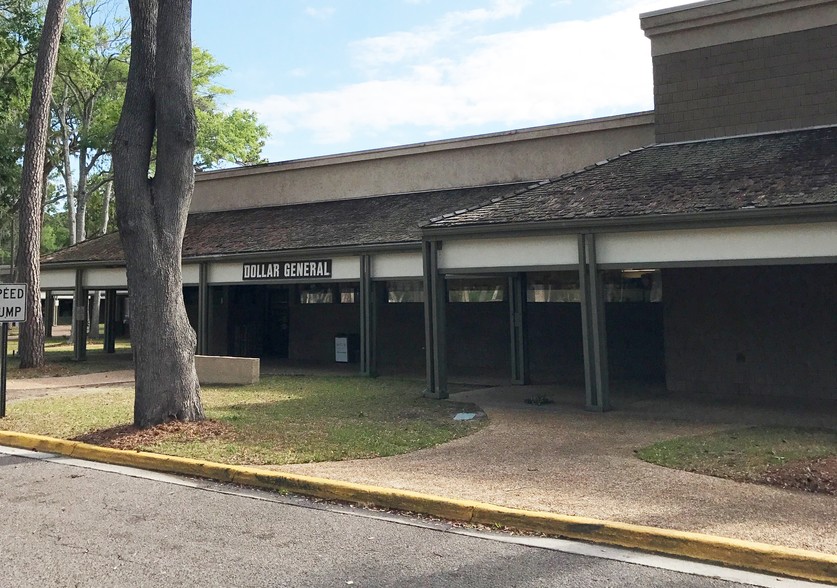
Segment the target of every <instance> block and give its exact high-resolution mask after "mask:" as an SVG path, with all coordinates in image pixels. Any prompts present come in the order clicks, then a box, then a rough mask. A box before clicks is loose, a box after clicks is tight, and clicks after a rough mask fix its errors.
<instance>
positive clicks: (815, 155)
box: [42, 0, 837, 410]
mask: <svg viewBox="0 0 837 588" xmlns="http://www.w3.org/2000/svg"><path fill="white" fill-rule="evenodd" d="M641 24H642V28H643V29H644V31H645V34H646V35H647V36H648V37H649V38H650V39H651V45H652V58H653V63H654V85H655V86H654V96H655V109H654V112H651V113H636V114H628V115H624V116H617V117H609V118H604V119H596V120H589V121H580V122H577V123H569V124H561V125H551V126H546V127H538V128H532V129H523V130H518V131H512V132H509V133H500V134H493V135H485V136H478V137H468V138H463V139H455V140H449V141H439V142H433V143H427V144H421V145H408V146H404V147H397V148H392V149H381V150H373V151H365V152H359V153H350V154H343V155H335V156H330V157H322V158H313V159H306V160H299V161H291V162H284V163H278V164H266V165H262V166H254V167H248V168H239V169H232V170H222V171H216V172H209V173H205V174H201V175H200V176H199V177H198V178H197V180H196V185H195V196H194V199H193V204H192V209H191V214H190V217H189V223H188V227H187V230H186V237H185V240H184V250H183V274H184V293H185V298H186V303H187V309H188V311H189V314H190V318H191V320H192V323H193V325H194V326H195V328H196V331H197V333H198V351H199V352H200V353H207V354H216V355H224V354H228V355H251V356H252V355H255V356H260V357H265V358H270V357H276V358H288V359H289V360H292V361H298V362H315V363H316V362H320V363H323V362H333V361H334V359H335V355H334V353H335V347H334V346H335V338H336V337H337V336H344V337H341V338H344V340H345V341H346V342H347V343H348V346H349V350H348V354H347V355H348V358H349V359H354V356H355V355H356V358H357V361H358V364H359V369H360V371H361V372H362V373H364V374H374V373H378V372H381V373H416V372H418V371H420V370H426V374H427V393H428V394H429V395H432V396H435V397H440V398H441V397H445V396H446V395H447V378H448V374H449V373H450V374H455V375H458V376H469V375H476V374H486V373H488V374H495V375H504V376H505V377H506V378H507V379H508V380H510V381H513V382H515V383H519V384H526V383H528V382H549V381H559V382H577V383H582V382H583V383H584V384H585V387H586V406H587V407H588V408H590V409H591V410H605V409H607V408H608V407H609V386H608V383H609V382H610V381H611V380H612V379H616V380H620V379H640V380H646V381H658V382H665V384H666V387H667V388H668V390H670V391H672V392H690V393H711V394H722V395H730V394H758V395H771V396H790V397H795V398H802V397H805V398H817V399H832V400H833V399H837V336H835V333H837V305H835V300H837V263H836V262H837V47H835V39H837V0H794V1H792V2H790V1H780V0H722V1H717V0H710V1H706V2H699V3H696V4H690V5H686V6H682V7H677V8H672V9H667V10H662V11H658V12H653V13H648V14H644V15H642V16H641ZM125 283H126V281H125V273H124V267H123V261H122V252H121V247H120V244H119V239H118V236H117V235H106V236H104V237H101V238H98V239H93V240H91V241H86V242H84V243H81V244H79V245H77V246H75V247H71V248H69V249H66V250H63V251H61V252H58V253H55V254H53V255H50V256H47V257H46V258H45V259H44V260H43V275H42V285H43V287H44V288H45V289H46V290H48V291H49V292H50V293H51V292H52V291H57V290H61V289H66V288H74V289H75V290H76V291H77V292H78V293H79V295H81V293H82V292H83V291H85V290H93V289H102V290H106V291H108V292H109V295H108V299H109V300H111V302H110V303H109V305H108V308H110V309H112V310H111V311H109V312H108V316H110V317H111V319H113V317H114V316H115V314H116V310H115V309H116V307H117V304H116V296H115V292H116V291H117V290H118V289H120V288H124V287H125ZM80 317H81V315H80V314H79V315H77V320H83V319H82V318H80ZM83 331H84V329H83V328H82V329H76V332H77V333H83ZM111 331H112V329H111ZM83 348H84V342H83V340H79V341H77V349H78V353H79V354H81V353H83Z"/></svg>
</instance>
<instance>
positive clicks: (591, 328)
mask: <svg viewBox="0 0 837 588" xmlns="http://www.w3.org/2000/svg"><path fill="white" fill-rule="evenodd" d="M578 271H579V283H580V286H581V331H582V340H583V344H584V387H585V392H586V394H585V395H586V402H585V408H586V409H587V410H591V411H596V412H603V411H606V410H610V408H611V407H610V388H609V375H608V360H607V330H606V325H605V322H606V321H605V304H604V290H603V287H602V277H601V272H600V271H599V268H598V264H597V261H596V241H595V236H594V235H593V234H584V235H579V236H578Z"/></svg>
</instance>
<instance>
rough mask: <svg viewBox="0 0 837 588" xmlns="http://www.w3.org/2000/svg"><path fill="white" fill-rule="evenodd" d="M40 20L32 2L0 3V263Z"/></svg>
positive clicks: (16, 188) (6, 247)
mask: <svg viewBox="0 0 837 588" xmlns="http://www.w3.org/2000/svg"><path fill="white" fill-rule="evenodd" d="M42 21H43V19H42V15H41V14H39V13H38V12H37V11H36V10H35V7H34V5H33V4H32V2H29V1H24V0H0V264H8V263H10V261H11V259H10V258H11V240H12V238H13V232H14V231H13V227H14V226H15V224H14V222H13V221H14V219H15V211H16V204H17V200H18V197H19V195H20V173H21V160H22V157H23V143H24V141H25V139H26V118H27V115H28V109H29V98H30V96H31V94H32V75H33V72H34V67H35V53H36V51H37V48H38V40H39V35H40V26H41V22H42Z"/></svg>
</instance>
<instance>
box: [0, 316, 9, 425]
mask: <svg viewBox="0 0 837 588" xmlns="http://www.w3.org/2000/svg"><path fill="white" fill-rule="evenodd" d="M8 349H9V323H2V325H0V419H1V418H4V417H5V416H6V368H7V367H8V358H7V356H6V352H7V351H8Z"/></svg>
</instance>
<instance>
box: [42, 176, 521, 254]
mask: <svg viewBox="0 0 837 588" xmlns="http://www.w3.org/2000/svg"><path fill="white" fill-rule="evenodd" d="M529 184H531V182H529V183H518V184H502V185H492V186H481V187H476V188H461V189H451V190H438V191H432V192H420V193H412V194H396V195H390V196H377V197H373V198H357V199H351V200H338V201H330V202H313V203H306V204H294V205H285V206H275V207H270V208H251V209H244V210H232V211H224V212H206V213H196V214H191V215H189V220H188V223H187V226H186V235H185V237H184V239H183V258H184V259H188V258H190V257H203V256H207V255H220V254H241V253H243V254H248V253H256V254H257V253H260V252H276V251H283V250H297V249H314V248H320V247H344V246H362V245H385V244H397V243H411V242H418V241H420V240H421V231H420V229H419V223H421V222H422V221H425V220H427V219H429V218H432V217H434V216H436V215H439V214H442V213H444V212H446V211H448V210H457V209H464V208H467V207H471V206H474V205H476V204H478V203H480V202H485V201H486V200H489V199H491V198H494V197H497V196H499V195H502V194H506V193H510V192H514V191H515V190H518V189H520V188H521V187H523V186H526V185H529ZM123 259H124V258H123V254H122V245H121V243H120V241H119V235H118V234H117V233H111V234H108V235H104V236H102V237H99V238H96V239H91V240H88V241H84V242H83V243H80V244H78V245H75V246H73V247H69V248H67V249H63V250H61V251H57V252H55V253H52V254H50V255H46V256H44V257H43V258H42V263H45V264H49V263H84V262H113V263H121V262H122V261H123Z"/></svg>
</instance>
